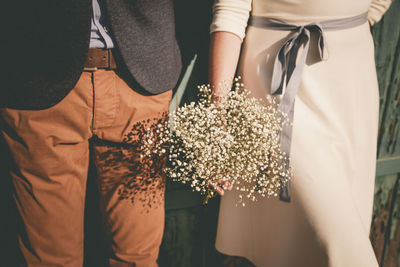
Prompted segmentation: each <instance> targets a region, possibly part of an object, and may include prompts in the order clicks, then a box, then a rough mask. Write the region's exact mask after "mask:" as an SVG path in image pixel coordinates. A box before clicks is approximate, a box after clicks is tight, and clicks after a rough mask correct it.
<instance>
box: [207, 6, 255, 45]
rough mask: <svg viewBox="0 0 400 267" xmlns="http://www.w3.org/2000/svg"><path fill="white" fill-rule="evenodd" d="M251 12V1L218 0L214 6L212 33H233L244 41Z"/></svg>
mask: <svg viewBox="0 0 400 267" xmlns="http://www.w3.org/2000/svg"><path fill="white" fill-rule="evenodd" d="M250 10H251V0H216V1H215V3H214V6H213V20H212V23H211V26H210V33H212V32H217V31H226V32H231V33H234V34H236V35H237V36H239V37H240V39H241V40H243V38H244V36H245V32H246V26H247V20H248V19H249V13H250Z"/></svg>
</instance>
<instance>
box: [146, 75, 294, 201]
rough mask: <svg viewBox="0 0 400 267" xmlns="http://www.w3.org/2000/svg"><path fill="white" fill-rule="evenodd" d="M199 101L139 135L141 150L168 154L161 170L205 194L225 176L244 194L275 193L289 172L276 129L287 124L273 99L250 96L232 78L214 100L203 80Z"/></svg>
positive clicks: (241, 197) (209, 194)
mask: <svg viewBox="0 0 400 267" xmlns="http://www.w3.org/2000/svg"><path fill="white" fill-rule="evenodd" d="M199 90H200V93H199V96H200V100H199V101H198V102H196V103H195V102H192V103H190V104H186V105H184V106H182V107H180V108H178V109H177V110H176V111H174V112H172V113H171V114H170V115H169V116H170V120H169V122H167V123H166V124H159V125H157V127H154V128H153V129H149V131H148V133H147V135H146V138H145V140H143V143H144V146H145V151H146V155H145V156H151V154H153V153H155V154H158V155H162V154H166V153H167V155H168V159H169V163H168V165H167V167H166V169H165V172H166V174H167V176H168V177H171V178H172V179H173V180H174V181H180V182H182V183H188V184H190V186H191V187H192V188H193V189H194V190H196V191H199V192H201V193H202V194H205V195H207V198H206V200H207V199H208V198H209V197H212V196H214V195H215V192H214V190H213V187H215V186H216V185H218V184H221V181H229V182H230V183H231V185H232V186H233V188H234V190H237V191H239V192H240V194H239V199H238V202H239V203H241V204H242V205H244V203H245V198H248V199H250V200H253V201H255V200H257V199H258V198H260V197H270V196H277V195H278V193H279V190H280V188H281V187H282V186H283V185H285V184H286V183H287V181H288V180H289V179H290V177H291V169H290V167H289V166H288V163H287V162H288V160H287V155H285V154H284V153H282V152H281V150H280V146H279V133H280V131H281V129H282V125H284V124H286V123H287V119H286V116H285V114H282V113H281V112H280V111H278V107H277V103H276V102H275V100H273V99H271V100H270V101H269V103H268V104H265V103H262V102H261V101H260V100H257V99H255V98H250V97H249V92H248V91H246V90H245V89H244V88H243V84H241V83H239V80H238V79H235V89H234V90H232V91H231V92H230V93H229V95H228V97H227V99H226V100H225V101H222V102H218V101H214V100H213V98H212V92H211V88H210V86H208V85H203V86H200V87H199Z"/></svg>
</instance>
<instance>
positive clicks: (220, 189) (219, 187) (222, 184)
mask: <svg viewBox="0 0 400 267" xmlns="http://www.w3.org/2000/svg"><path fill="white" fill-rule="evenodd" d="M211 186H212V188H214V190H215V191H217V193H218V194H219V195H220V196H223V195H224V193H225V190H228V191H230V190H232V184H231V183H230V182H229V181H223V180H218V184H212V185H211Z"/></svg>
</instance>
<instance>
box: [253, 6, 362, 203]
mask: <svg viewBox="0 0 400 267" xmlns="http://www.w3.org/2000/svg"><path fill="white" fill-rule="evenodd" d="M365 22H367V13H363V14H361V15H358V16H354V17H349V18H344V19H337V20H327V21H322V22H319V23H311V24H307V25H302V26H298V25H292V24H288V23H286V22H283V21H280V20H277V19H272V18H267V17H257V16H252V17H251V18H250V21H249V25H251V26H253V27H259V28H264V29H270V30H279V31H291V33H290V35H289V37H288V38H287V39H286V40H285V42H284V43H283V45H282V47H281V48H280V49H279V52H278V54H277V55H276V57H275V61H274V67H273V72H272V81H271V85H270V86H271V94H272V95H280V94H282V91H283V88H284V85H285V92H284V94H283V96H282V99H281V102H280V104H279V110H280V111H282V112H283V113H284V114H287V116H288V120H289V125H284V126H283V128H282V132H281V139H280V146H281V151H282V152H284V153H286V155H287V156H288V157H289V155H290V146H291V137H292V125H291V124H292V122H293V112H294V101H295V98H296V94H297V91H298V89H299V86H300V82H301V76H302V73H303V70H304V67H305V65H306V59H307V55H308V51H309V48H310V37H311V32H314V33H315V34H316V37H317V38H316V40H317V47H318V56H319V61H321V60H327V59H328V49H327V45H326V44H325V37H324V31H336V30H343V29H348V28H353V27H357V26H360V25H362V24H364V23H365ZM301 46H303V47H304V49H303V51H302V53H301V54H300V55H299V56H298V54H299V48H300V47H301ZM261 75H267V74H266V73H261ZM285 78H286V79H285ZM264 86H268V85H264ZM288 160H289V159H288ZM282 164H284V165H285V166H289V161H287V162H283V163H282ZM279 197H280V200H281V201H286V202H290V184H289V182H288V183H287V184H286V185H285V186H284V187H282V189H281V190H280V195H279Z"/></svg>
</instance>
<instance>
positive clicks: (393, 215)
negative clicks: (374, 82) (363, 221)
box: [371, 0, 400, 267]
mask: <svg viewBox="0 0 400 267" xmlns="http://www.w3.org/2000/svg"><path fill="white" fill-rule="evenodd" d="M399 14H400V1H399V0H395V1H394V2H393V4H392V6H391V8H390V9H389V10H388V12H387V13H386V14H385V16H384V17H383V19H382V21H381V22H380V23H378V24H377V25H375V26H374V27H373V28H372V33H373V36H374V42H375V49H376V55H375V59H376V68H377V73H378V80H379V88H380V116H379V123H380V129H379V139H378V158H379V159H378V165H377V173H378V174H379V173H380V174H388V175H386V176H378V177H377V179H376V185H375V200H374V215H373V219H372V227H371V241H372V243H373V246H374V250H375V253H376V255H377V258H378V261H379V262H380V266H383V267H395V266H400V220H399V217H400V190H399V181H400V175H399V174H398V173H399V172H400V157H399V155H400V123H399V119H400V117H399V115H400V47H399V45H400V16H399Z"/></svg>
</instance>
